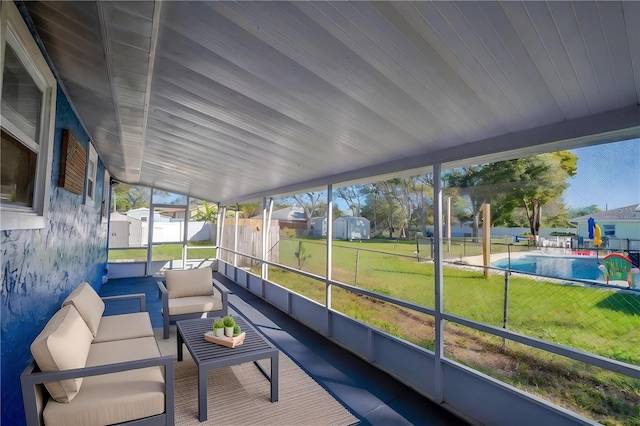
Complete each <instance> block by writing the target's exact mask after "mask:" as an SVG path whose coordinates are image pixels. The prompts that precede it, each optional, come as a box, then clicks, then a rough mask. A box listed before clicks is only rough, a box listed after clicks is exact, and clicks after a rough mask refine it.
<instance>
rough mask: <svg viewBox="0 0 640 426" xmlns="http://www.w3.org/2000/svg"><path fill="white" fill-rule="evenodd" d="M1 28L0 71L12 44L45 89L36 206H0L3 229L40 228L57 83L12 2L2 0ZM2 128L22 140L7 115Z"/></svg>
mask: <svg viewBox="0 0 640 426" xmlns="http://www.w3.org/2000/svg"><path fill="white" fill-rule="evenodd" d="M0 28H1V32H0V74H2V73H3V72H4V59H5V51H6V44H7V43H9V44H10V45H11V47H12V49H13V51H14V52H15V53H16V55H18V57H19V58H20V60H21V62H22V64H23V66H24V67H25V68H26V70H27V72H28V73H29V75H30V76H31V78H32V79H33V81H34V82H35V84H36V86H38V88H39V89H40V90H41V91H42V109H41V114H40V123H39V135H38V145H39V152H38V164H37V170H36V176H35V180H34V184H35V188H34V193H33V208H32V209H21V208H19V207H14V206H10V205H9V206H7V205H5V206H0V229H1V230H12V229H41V228H44V227H45V225H46V222H47V213H48V211H49V198H50V195H49V194H50V191H51V164H52V162H53V161H52V157H53V136H54V129H55V115H56V114H55V111H56V96H57V92H56V90H57V83H56V79H55V77H54V76H53V73H52V72H51V69H50V68H49V65H48V64H47V62H46V60H45V59H44V57H43V56H42V53H41V52H40V49H39V48H38V46H37V44H36V43H35V41H34V40H33V37H32V36H31V33H30V31H29V29H28V28H27V26H26V24H25V23H24V20H23V19H22V16H21V15H20V12H19V11H18V9H17V7H16V6H15V4H14V3H13V2H12V1H7V2H5V1H3V2H2V9H1V11H0ZM2 80H3V79H2V76H1V75H0V93H1V92H2ZM2 127H3V128H4V129H5V130H6V131H7V132H9V133H12V134H13V135H14V137H16V139H18V140H19V141H21V139H22V138H21V137H20V135H17V132H19V131H18V130H17V129H13V128H11V127H12V126H11V125H10V123H9V122H8V121H7V120H5V118H4V117H3V118H2ZM14 127H15V126H14ZM21 142H22V141H21Z"/></svg>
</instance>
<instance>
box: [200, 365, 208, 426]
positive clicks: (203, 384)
mask: <svg viewBox="0 0 640 426" xmlns="http://www.w3.org/2000/svg"><path fill="white" fill-rule="evenodd" d="M198 418H199V419H200V421H201V422H204V421H205V420H207V370H205V369H204V368H202V367H198Z"/></svg>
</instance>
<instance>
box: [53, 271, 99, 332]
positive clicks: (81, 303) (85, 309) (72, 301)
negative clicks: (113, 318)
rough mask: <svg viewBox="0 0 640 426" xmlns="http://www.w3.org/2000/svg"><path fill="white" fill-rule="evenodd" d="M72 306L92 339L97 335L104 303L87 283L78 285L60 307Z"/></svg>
mask: <svg viewBox="0 0 640 426" xmlns="http://www.w3.org/2000/svg"><path fill="white" fill-rule="evenodd" d="M67 305H73V306H74V307H75V308H76V310H77V311H78V312H79V313H80V315H81V316H82V318H83V319H84V321H85V322H86V323H87V327H89V330H91V334H93V337H96V334H98V326H99V325H100V318H102V314H103V313H104V302H103V301H102V299H101V298H100V296H98V293H96V291H95V290H94V289H93V287H91V286H90V285H89V283H86V282H85V283H80V285H79V286H78V287H76V289H75V290H73V291H72V292H71V294H70V295H69V296H68V297H67V298H66V299H65V300H64V302H62V306H67Z"/></svg>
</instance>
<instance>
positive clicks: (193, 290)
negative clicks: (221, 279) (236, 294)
mask: <svg viewBox="0 0 640 426" xmlns="http://www.w3.org/2000/svg"><path fill="white" fill-rule="evenodd" d="M211 274H212V273H211V268H200V269H187V270H184V271H182V270H175V271H173V270H167V271H164V278H165V281H166V283H167V291H168V292H169V299H175V298H177V297H189V296H209V295H212V294H213V277H212V275H211Z"/></svg>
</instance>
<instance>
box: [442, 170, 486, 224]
mask: <svg viewBox="0 0 640 426" xmlns="http://www.w3.org/2000/svg"><path fill="white" fill-rule="evenodd" d="M443 180H444V181H445V183H446V184H447V185H448V186H450V187H453V188H458V191H459V193H460V194H461V195H462V196H464V197H465V198H467V199H468V200H469V204H468V209H469V212H470V213H471V218H472V220H473V225H472V230H473V231H472V232H473V236H474V237H477V236H478V228H479V226H480V212H481V208H482V205H483V204H484V203H487V202H489V201H490V200H491V198H492V190H491V188H489V186H488V185H486V184H485V176H484V170H483V167H482V166H471V167H464V168H460V169H455V170H453V171H451V172H450V173H449V174H447V175H445V176H444V178H443Z"/></svg>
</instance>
